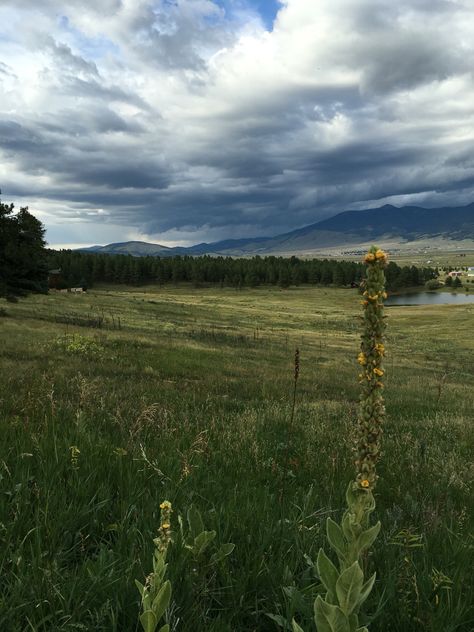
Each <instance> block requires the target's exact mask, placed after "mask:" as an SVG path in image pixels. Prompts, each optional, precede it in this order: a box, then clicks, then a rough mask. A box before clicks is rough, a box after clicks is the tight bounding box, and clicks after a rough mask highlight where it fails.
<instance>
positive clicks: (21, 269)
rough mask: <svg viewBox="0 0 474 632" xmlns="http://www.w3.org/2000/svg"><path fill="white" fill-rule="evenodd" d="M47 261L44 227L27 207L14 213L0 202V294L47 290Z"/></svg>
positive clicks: (7, 205) (4, 295) (5, 295)
mask: <svg viewBox="0 0 474 632" xmlns="http://www.w3.org/2000/svg"><path fill="white" fill-rule="evenodd" d="M47 291H48V265H47V251H46V249H45V241H44V227H43V225H42V223H41V222H40V221H39V220H37V219H36V217H34V216H33V215H32V214H31V213H29V212H28V208H27V207H24V208H20V210H19V211H18V212H17V213H15V212H14V206H13V204H3V203H2V202H0V296H1V297H4V298H7V299H12V300H13V299H14V298H15V297H18V296H26V295H27V294H29V293H30V292H39V293H47Z"/></svg>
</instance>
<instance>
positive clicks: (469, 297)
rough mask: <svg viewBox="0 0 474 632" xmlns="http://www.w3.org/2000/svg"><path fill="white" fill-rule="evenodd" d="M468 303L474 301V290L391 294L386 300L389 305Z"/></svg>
mask: <svg viewBox="0 0 474 632" xmlns="http://www.w3.org/2000/svg"><path fill="white" fill-rule="evenodd" d="M467 303H474V292H473V293H472V294H464V293H462V294H461V293H458V294H454V293H452V294H451V293H450V292H413V293H411V294H397V295H394V296H389V297H388V299H387V300H386V301H385V305H386V306H387V307H391V306H393V305H465V304H467Z"/></svg>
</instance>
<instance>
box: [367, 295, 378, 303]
mask: <svg viewBox="0 0 474 632" xmlns="http://www.w3.org/2000/svg"><path fill="white" fill-rule="evenodd" d="M378 297H379V295H378V294H373V295H372V296H371V295H370V294H369V296H368V297H367V298H368V299H369V301H376V300H377V299H378Z"/></svg>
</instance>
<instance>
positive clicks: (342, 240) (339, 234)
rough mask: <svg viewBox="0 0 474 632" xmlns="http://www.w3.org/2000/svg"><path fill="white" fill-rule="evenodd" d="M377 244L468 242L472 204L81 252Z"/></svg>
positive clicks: (310, 249)
mask: <svg viewBox="0 0 474 632" xmlns="http://www.w3.org/2000/svg"><path fill="white" fill-rule="evenodd" d="M375 240H376V241H377V242H378V243H379V244H380V245H383V244H390V245H391V246H392V248H393V246H394V245H398V246H400V247H401V246H412V247H413V246H416V245H417V244H419V245H422V244H426V245H428V246H429V245H430V244H431V245H438V246H440V245H444V246H445V247H449V246H451V247H456V246H457V245H458V244H459V242H461V241H462V242H463V243H465V242H471V241H472V242H473V244H472V245H473V246H474V203H473V204H469V205H468V206H463V207H445V208H432V209H426V208H422V207H419V206H404V207H401V208H398V207H395V206H391V205H389V204H387V205H385V206H382V207H380V208H373V209H366V210H361V211H344V212H342V213H338V214H337V215H335V216H333V217H330V218H329V219H325V220H323V221H320V222H317V223H315V224H311V225H309V226H304V227H303V228H299V229H297V230H293V231H290V232H288V233H284V234H282V235H276V236H275V237H259V238H249V239H227V240H224V241H217V242H213V243H201V244H196V245H195V246H190V247H188V248H186V247H175V248H169V247H167V246H162V245H160V244H151V243H146V242H141V241H128V242H123V243H115V244H109V245H107V246H92V247H91V248H83V249H81V250H83V251H85V252H100V253H108V254H131V255H133V256H137V257H140V256H146V255H152V256H160V257H169V256H174V255H193V256H197V255H204V254H212V255H229V256H251V255H256V254H259V255H270V254H283V255H291V254H295V255H298V254H300V255H301V254H313V253H317V252H320V253H323V252H328V251H340V250H342V249H344V250H347V249H348V248H352V249H356V248H359V247H360V248H363V247H365V245H366V244H368V243H372V242H373V241H375Z"/></svg>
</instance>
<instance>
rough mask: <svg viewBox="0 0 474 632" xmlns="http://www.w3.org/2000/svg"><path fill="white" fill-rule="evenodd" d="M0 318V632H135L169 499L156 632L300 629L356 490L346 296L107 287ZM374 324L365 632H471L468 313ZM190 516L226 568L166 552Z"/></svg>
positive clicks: (353, 330) (428, 311)
mask: <svg viewBox="0 0 474 632" xmlns="http://www.w3.org/2000/svg"><path fill="white" fill-rule="evenodd" d="M0 307H1V308H3V309H4V310H5V311H6V315H4V316H3V317H2V318H0V337H1V340H2V345H1V349H0V366H1V375H2V380H1V383H0V423H1V428H0V437H1V438H0V629H1V630H5V631H8V632H23V631H26V630H31V631H38V632H39V631H41V632H42V631H44V632H46V631H47V632H54V631H56V630H70V631H72V630H88V631H89V630H90V631H92V630H94V631H104V632H111V631H123V632H125V631H126V632H129V631H133V630H138V629H139V628H138V624H137V620H138V619H137V618H138V612H139V595H138V592H137V590H136V587H135V585H134V580H135V579H139V580H140V581H143V580H144V578H145V577H146V576H147V574H148V573H150V571H151V556H152V551H153V543H152V538H153V537H155V535H156V529H157V527H158V525H159V515H160V510H159V504H160V502H161V501H162V500H164V499H169V500H170V501H171V502H172V504H173V508H174V513H173V515H172V529H173V530H174V531H175V540H176V542H175V544H174V545H172V548H171V551H170V556H169V571H168V573H169V577H170V578H171V580H172V584H173V599H172V604H173V605H172V608H171V610H170V613H169V616H170V623H171V624H172V629H175V630H177V631H183V632H191V631H192V632H204V631H206V632H209V631H213V632H231V631H232V632H247V631H248V632H250V631H258V632H267V631H268V632H270V631H271V630H279V629H285V628H284V627H279V623H280V624H281V626H284V625H285V621H288V620H291V618H292V617H293V616H294V617H295V618H296V619H297V620H298V621H299V622H300V624H301V625H302V627H303V628H304V629H305V630H306V631H309V630H314V627H312V626H311V617H312V602H313V600H314V596H315V594H316V593H317V592H318V590H319V589H320V587H319V582H318V580H317V577H316V575H315V572H314V568H313V561H314V559H315V557H316V554H317V551H318V549H319V547H320V546H321V545H324V544H325V535H324V525H325V521H326V518H327V516H328V515H332V516H334V517H339V516H340V513H341V511H342V509H343V506H344V491H345V488H346V485H347V482H348V481H349V480H350V478H351V477H352V464H351V460H352V455H351V448H352V434H353V427H354V422H355V417H356V410H357V399H358V381H357V373H358V370H357V363H356V357H357V353H358V350H359V349H358V347H359V327H360V324H359V318H358V317H359V313H360V311H359V308H360V304H359V296H358V294H357V292H356V291H355V290H347V289H332V288H325V289H323V288H290V289H289V290H280V289H278V288H271V289H268V288H258V289H254V290H249V289H245V290H241V291H236V290H233V289H199V290H192V289H189V288H164V289H161V290H160V289H158V288H156V287H149V288H140V289H136V288H134V289H132V288H127V289H124V288H123V287H120V288H118V287H110V288H102V289H95V290H92V291H89V292H88V293H87V294H78V295H74V294H60V293H57V294H51V295H49V296H32V297H29V298H27V299H25V300H21V301H20V302H19V303H17V304H7V303H4V302H2V305H0ZM387 313H388V321H387V323H388V328H387V345H386V346H387V350H388V353H387V358H386V365H385V368H386V375H387V383H386V389H385V395H386V405H387V423H386V429H385V434H384V438H383V442H384V452H383V456H382V459H381V462H380V467H379V474H380V481H379V484H378V487H377V512H376V513H377V517H378V518H379V519H380V520H381V521H382V524H383V527H382V533H381V536H380V537H379V538H378V540H377V541H376V544H375V547H374V550H373V554H372V555H371V556H370V558H369V559H367V564H368V566H369V567H370V568H372V569H375V570H376V571H377V582H376V586H375V589H374V591H373V593H372V595H371V598H370V601H369V602H368V603H367V608H366V611H367V613H368V614H369V615H370V617H373V622H372V623H371V626H370V630H371V632H382V631H383V632H390V631H393V632H412V631H413V632H415V631H419V630H423V631H426V632H454V631H456V632H468V631H469V630H472V629H474V577H473V574H472V568H473V563H474V543H473V539H472V538H473V529H474V515H473V504H472V497H473V495H472V494H473V480H474V471H473V465H472V454H473V448H474V417H473V410H474V337H473V328H472V323H473V322H474V321H473V317H474V306H473V305H463V306H430V307H426V306H422V307H391V308H390V310H387ZM296 348H299V350H300V358H301V360H300V374H299V381H298V385H297V395H296V412H295V416H294V419H293V422H291V407H292V389H293V374H294V366H293V359H294V353H295V349H296ZM191 504H194V505H195V506H196V507H198V508H199V510H200V511H201V512H202V515H203V519H204V523H205V525H206V527H207V528H208V529H215V530H216V532H217V536H216V542H217V543H226V542H233V543H234V544H235V550H234V552H233V553H232V554H231V555H230V556H229V557H228V558H226V559H225V560H224V561H223V562H222V563H219V564H217V565H211V564H210V560H209V558H208V557H204V558H203V559H199V560H192V559H190V558H189V556H187V555H186V552H185V551H183V550H182V548H180V546H179V541H180V536H179V531H180V527H179V522H178V516H179V515H182V516H185V514H186V511H187V508H189V506H190V505H191ZM211 553H212V552H211ZM269 615H271V616H269ZM173 626H174V627H173Z"/></svg>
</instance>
